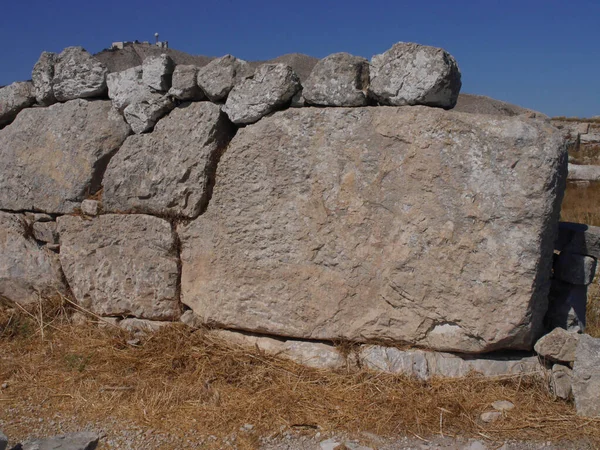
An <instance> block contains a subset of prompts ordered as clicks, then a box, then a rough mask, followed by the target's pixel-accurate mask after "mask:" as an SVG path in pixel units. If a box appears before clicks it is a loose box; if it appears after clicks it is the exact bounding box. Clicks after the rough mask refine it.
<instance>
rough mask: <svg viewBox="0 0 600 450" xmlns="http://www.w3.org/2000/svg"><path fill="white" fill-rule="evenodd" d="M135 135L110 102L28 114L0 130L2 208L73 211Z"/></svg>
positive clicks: (32, 110) (73, 103) (75, 102)
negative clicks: (132, 135) (110, 162)
mask: <svg viewBox="0 0 600 450" xmlns="http://www.w3.org/2000/svg"><path fill="white" fill-rule="evenodd" d="M129 132H130V130H129V127H128V126H127V124H126V123H125V122H124V121H123V118H122V117H121V116H120V115H119V114H118V113H117V111H115V110H114V109H113V108H112V106H111V104H110V102H109V101H93V102H90V101H86V100H73V101H70V102H67V103H64V104H55V105H52V106H50V107H48V108H30V109H26V110H24V111H22V112H21V114H19V116H18V117H17V119H16V120H15V121H14V122H13V123H12V124H11V125H10V126H8V127H6V128H4V129H3V130H1V131H0V209H5V210H13V211H23V210H30V211H31V210H33V211H44V212H47V213H56V214H61V213H70V212H72V211H73V209H74V208H77V207H79V204H80V203H81V201H82V200H83V199H84V198H85V196H86V194H88V193H93V192H95V191H96V190H97V189H98V188H99V187H100V179H99V177H100V175H101V173H102V171H103V170H104V168H105V164H106V162H107V159H108V158H109V157H110V156H111V155H112V154H113V153H114V152H115V151H116V150H117V149H118V148H119V147H120V146H121V144H122V143H123V141H124V140H125V138H126V136H127V135H128V134H129Z"/></svg>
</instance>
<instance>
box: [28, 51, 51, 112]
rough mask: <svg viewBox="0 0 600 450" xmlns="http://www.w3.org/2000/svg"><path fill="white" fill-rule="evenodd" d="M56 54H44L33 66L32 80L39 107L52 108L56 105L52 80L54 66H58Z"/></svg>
mask: <svg viewBox="0 0 600 450" xmlns="http://www.w3.org/2000/svg"><path fill="white" fill-rule="evenodd" d="M56 56H57V55H56V53H52V52H42V54H41V55H40V58H39V59H38V61H37V62H36V63H35V66H33V71H32V72H31V80H32V81H33V88H34V93H35V100H36V101H37V103H38V104H39V105H42V106H50V105H52V104H54V103H56V97H54V89H53V88H52V80H53V79H54V64H56Z"/></svg>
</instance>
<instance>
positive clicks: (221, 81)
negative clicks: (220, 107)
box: [197, 55, 254, 102]
mask: <svg viewBox="0 0 600 450" xmlns="http://www.w3.org/2000/svg"><path fill="white" fill-rule="evenodd" d="M253 72H254V69H252V67H250V65H249V64H248V63H247V62H246V61H244V60H241V59H238V58H236V57H235V56H231V55H225V56H223V57H221V58H217V59H214V60H212V61H211V62H209V63H208V64H207V65H206V66H204V67H201V68H200V69H199V70H198V78H197V82H198V86H200V88H201V89H202V91H203V92H204V93H205V94H206V96H207V97H208V98H209V100H210V101H211V102H224V101H225V100H226V99H227V96H228V95H229V92H230V91H231V90H232V89H233V87H234V86H235V85H236V84H238V83H239V82H241V81H242V80H244V79H246V78H248V77H250V76H251V75H252V73H253Z"/></svg>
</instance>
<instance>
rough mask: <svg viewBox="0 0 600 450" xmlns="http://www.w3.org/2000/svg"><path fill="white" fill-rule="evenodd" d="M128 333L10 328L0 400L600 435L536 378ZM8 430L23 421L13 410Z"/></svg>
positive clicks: (228, 429) (198, 423)
mask: <svg viewBox="0 0 600 450" xmlns="http://www.w3.org/2000/svg"><path fill="white" fill-rule="evenodd" d="M24 320H27V319H26V318H24ZM130 337H131V336H129V335H128V334H127V333H125V332H123V331H122V330H119V329H116V328H104V329H101V328H98V327H97V326H95V325H87V326H79V327H75V326H72V325H65V324H63V325H60V326H57V327H56V328H52V329H51V330H50V331H49V332H47V333H46V335H45V338H44V340H42V339H41V338H40V336H39V334H38V335H35V336H28V337H23V336H21V335H19V334H16V335H11V336H6V335H5V336H4V337H3V338H1V339H0V355H3V360H2V365H1V366H0V380H8V381H10V385H11V388H10V389H9V390H8V391H0V404H1V405H6V406H10V407H11V408H10V410H11V411H13V414H15V417H18V416H19V415H20V414H36V417H44V416H47V417H51V415H52V414H55V413H57V412H60V413H62V414H63V416H70V415H77V417H78V418H79V420H80V421H102V419H103V418H106V417H112V418H118V419H123V420H127V421H133V422H137V423H140V424H141V425H145V426H151V427H153V428H154V429H156V430H163V431H168V432H169V433H172V434H176V435H180V436H184V435H185V434H186V432H190V431H191V430H196V431H198V432H201V433H206V434H207V435H208V434H212V435H217V436H226V435H228V434H229V433H232V432H234V431H236V430H238V429H239V428H240V426H242V425H243V424H246V423H251V424H253V425H254V427H255V430H256V431H257V433H258V434H259V435H266V434H271V433H277V432H278V431H279V430H280V427H282V426H284V427H286V428H288V427H292V428H304V429H310V430H316V429H322V430H337V431H346V432H349V433H351V434H353V433H358V432H361V431H368V432H372V433H377V434H379V435H384V436H398V435H405V434H408V435H409V436H413V435H418V436H429V435H434V434H437V435H439V434H440V433H443V434H444V435H446V436H454V435H460V436H479V437H481V436H482V435H484V436H486V437H489V438H491V439H506V438H519V439H544V440H547V439H559V438H568V437H571V436H572V432H573V429H574V428H577V429H578V438H585V439H589V440H591V441H592V442H597V443H600V426H599V425H600V421H598V420H589V419H587V420H586V419H584V418H580V417H577V416H576V415H575V413H574V410H573V407H572V405H569V404H568V403H566V402H563V401H560V400H557V399H554V398H552V397H551V396H550V395H549V394H548V393H547V390H546V388H545V385H544V382H543V381H541V380H539V379H534V378H529V377H521V378H519V377H510V378H505V379H496V380H490V379H483V378H480V377H477V376H471V377H468V378H465V379H460V380H450V379H445V380H444V379H433V380H430V381H428V382H421V381H418V380H415V379H411V378H407V377H403V376H394V375H390V374H382V373H372V372H368V371H364V370H360V371H355V372H344V371H339V372H333V371H325V370H315V369H309V368H306V367H303V366H299V365H297V364H294V363H292V362H290V361H287V360H283V359H278V358H276V357H272V356H268V355H265V354H263V353H261V352H260V351H258V350H254V351H249V350H247V349H243V348H239V347H233V346H230V345H227V344H226V343H225V342H223V341H220V340H218V339H217V338H215V337H213V336H211V335H210V334H208V333H206V332H205V331H203V330H199V331H192V330H190V329H189V328H186V327H184V326H182V325H173V326H170V327H166V328H163V329H161V330H160V331H159V332H158V333H156V334H154V335H152V336H151V337H149V338H147V339H144V340H143V341H142V342H141V344H140V345H139V346H132V345H128V344H127V340H128V339H130ZM499 399H506V400H510V401H511V402H513V403H514V404H515V405H516V408H515V409H514V410H513V411H510V412H509V413H507V415H506V417H504V418H503V419H501V420H499V421H498V422H495V423H493V424H483V423H481V422H480V421H479V420H478V417H479V415H480V414H481V413H482V412H484V411H486V410H490V405H491V403H492V402H493V401H495V400H499ZM31 405H37V406H36V407H35V408H33V410H32V409H31ZM7 410H8V409H7ZM3 419H4V420H5V422H7V421H8V422H10V419H11V418H10V417H3ZM4 431H5V432H7V433H11V434H13V435H18V434H23V435H24V434H26V433H27V431H28V430H21V429H20V428H19V425H18V422H16V423H15V425H11V426H9V427H8V428H7V429H6V430H4ZM244 445H245V446H246V447H247V448H255V447H256V446H255V445H252V443H247V442H246V443H245V444H244Z"/></svg>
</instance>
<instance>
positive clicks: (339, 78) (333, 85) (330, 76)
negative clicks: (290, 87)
mask: <svg viewBox="0 0 600 450" xmlns="http://www.w3.org/2000/svg"><path fill="white" fill-rule="evenodd" d="M368 86H369V61H367V60H366V59H365V58H361V57H360V56H353V55H350V54H349V53H334V54H333V55H329V56H327V57H326V58H323V59H322V60H320V61H319V62H318V63H317V65H316V66H315V67H314V69H313V70H312V72H311V74H310V76H309V77H308V79H307V80H306V81H305V82H304V83H303V87H304V90H303V96H304V98H305V99H306V101H308V103H311V104H313V105H323V106H364V105H366V104H367V87H368Z"/></svg>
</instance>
